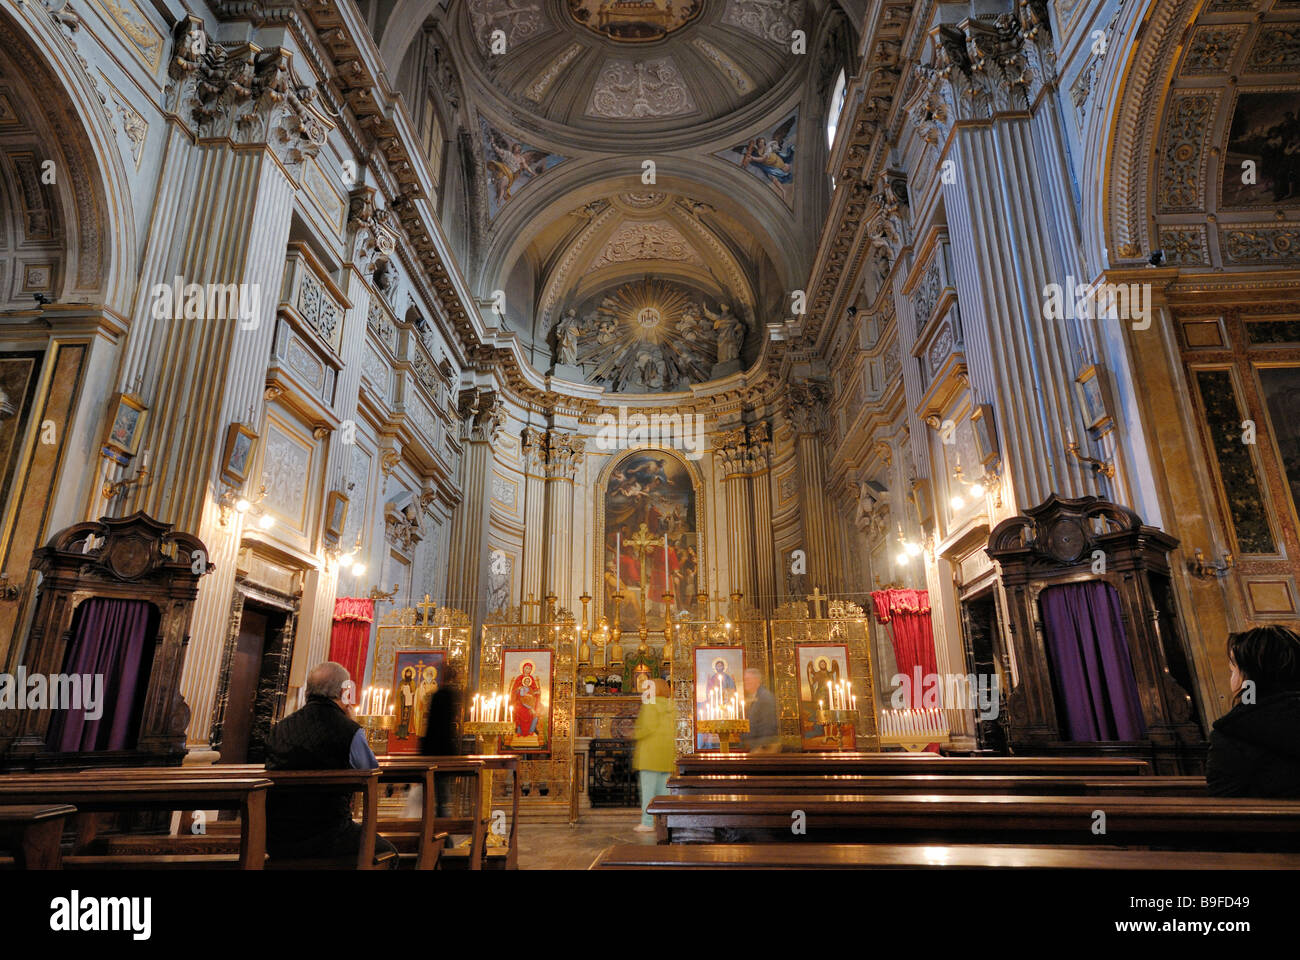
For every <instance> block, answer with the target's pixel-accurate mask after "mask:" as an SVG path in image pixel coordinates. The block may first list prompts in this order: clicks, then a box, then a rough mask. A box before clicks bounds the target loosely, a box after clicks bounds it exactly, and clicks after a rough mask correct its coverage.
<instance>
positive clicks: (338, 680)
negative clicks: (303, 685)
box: [307, 660, 352, 700]
mask: <svg viewBox="0 0 1300 960" xmlns="http://www.w3.org/2000/svg"><path fill="white" fill-rule="evenodd" d="M351 679H352V677H351V676H350V675H349V674H348V668H347V667H345V666H343V664H341V663H335V662H334V661H333V660H327V661H325V662H324V663H318V664H317V665H316V666H314V667H312V668H311V673H309V674H307V696H309V697H328V698H329V699H331V700H338V699H339V698H340V697H342V696H343V685H344V684H345V683H347V682H348V681H349V680H351Z"/></svg>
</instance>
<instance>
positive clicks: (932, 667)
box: [871, 590, 939, 707]
mask: <svg viewBox="0 0 1300 960" xmlns="http://www.w3.org/2000/svg"><path fill="white" fill-rule="evenodd" d="M871 603H872V606H873V607H874V608H875V612H876V619H877V620H879V621H880V622H881V623H883V624H888V626H889V635H890V639H891V640H892V641H893V644H894V659H895V660H896V661H897V662H898V672H899V673H904V674H907V676H908V677H909V678H912V677H914V671H915V668H916V667H920V668H921V676H922V677H924V676H926V675H927V674H937V673H938V672H939V666H938V663H937V662H936V661H935V657H934V631H933V630H932V629H931V626H930V593H929V591H928V590H877V591H876V592H875V593H873V594H872V595H871ZM911 688H912V689H911V697H910V698H909V699H910V701H911V702H910V703H909V704H908V705H909V706H912V707H920V706H921V685H920V684H917V683H912V684H911Z"/></svg>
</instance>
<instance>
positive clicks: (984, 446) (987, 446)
mask: <svg viewBox="0 0 1300 960" xmlns="http://www.w3.org/2000/svg"><path fill="white" fill-rule="evenodd" d="M970 425H971V432H972V433H973V434H974V435H975V450H976V452H977V453H978V454H979V458H980V463H982V464H983V465H984V469H985V470H986V471H987V470H988V468H989V466H991V465H992V464H993V462H994V461H995V460H997V459H998V456H999V454H998V431H997V427H995V426H994V424H993V405H992V404H991V403H981V404H979V405H978V406H977V407H976V408H975V409H974V410H972V411H971V415H970Z"/></svg>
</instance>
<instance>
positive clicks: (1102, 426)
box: [1074, 363, 1115, 436]
mask: <svg viewBox="0 0 1300 960" xmlns="http://www.w3.org/2000/svg"><path fill="white" fill-rule="evenodd" d="M1074 382H1075V383H1077V384H1078V385H1079V404H1080V405H1081V406H1082V407H1083V419H1084V422H1085V423H1087V425H1088V429H1089V430H1092V431H1094V432H1095V433H1096V435H1097V436H1102V435H1104V434H1106V433H1109V432H1110V430H1111V428H1112V427H1114V425H1115V418H1114V417H1112V416H1111V412H1110V407H1109V404H1108V402H1107V399H1106V397H1107V393H1106V376H1105V372H1104V371H1103V370H1102V369H1101V367H1099V366H1097V364H1095V363H1090V364H1088V366H1086V367H1084V368H1083V370H1082V371H1081V372H1080V373H1079V375H1078V376H1077V377H1075V378H1074Z"/></svg>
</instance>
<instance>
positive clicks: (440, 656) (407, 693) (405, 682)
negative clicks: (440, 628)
mask: <svg viewBox="0 0 1300 960" xmlns="http://www.w3.org/2000/svg"><path fill="white" fill-rule="evenodd" d="M446 660H447V652H446V651H445V650H428V649H425V650H398V651H397V653H396V654H395V655H394V660H393V688H392V689H393V694H392V699H391V700H390V701H389V702H390V703H391V704H392V709H393V715H394V716H395V717H396V718H397V725H396V726H395V727H394V728H393V730H392V731H390V732H389V734H388V752H389V753H419V752H420V738H421V737H423V736H424V732H425V730H426V729H427V727H428V716H429V699H430V698H431V697H432V696H433V695H434V693H435V692H436V691H437V689H438V684H440V683H441V682H442V672H443V666H444V664H445V663H446Z"/></svg>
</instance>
